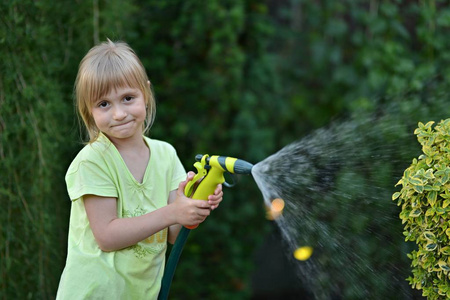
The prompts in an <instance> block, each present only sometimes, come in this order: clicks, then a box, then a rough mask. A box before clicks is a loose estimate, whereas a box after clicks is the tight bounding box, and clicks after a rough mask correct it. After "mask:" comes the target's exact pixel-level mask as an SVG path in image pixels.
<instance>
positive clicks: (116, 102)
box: [92, 87, 146, 142]
mask: <svg viewBox="0 0 450 300" xmlns="http://www.w3.org/2000/svg"><path fill="white" fill-rule="evenodd" d="M145 105H146V104H145V99H144V94H143V93H142V92H141V90H140V89H138V88H131V87H124V88H117V89H112V90H111V91H110V92H109V94H107V95H105V96H103V97H102V98H100V99H97V100H95V101H94V103H93V106H92V116H93V118H94V121H95V124H96V125H97V128H98V129H99V130H100V131H101V132H103V133H104V134H105V135H106V136H107V137H108V138H109V139H110V140H111V141H112V142H122V141H126V140H131V139H134V138H139V139H142V134H143V128H144V122H145V118H146V107H145Z"/></svg>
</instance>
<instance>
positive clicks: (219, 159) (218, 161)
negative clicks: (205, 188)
mask: <svg viewBox="0 0 450 300" xmlns="http://www.w3.org/2000/svg"><path fill="white" fill-rule="evenodd" d="M203 158H204V159H205V161H206V165H207V166H209V167H216V168H221V169H222V170H224V171H226V172H229V173H232V174H245V175H248V174H251V173H252V168H253V165H252V164H251V163H249V162H246V161H245V160H242V159H238V158H234V157H230V156H218V155H213V156H209V155H207V154H206V155H203V154H197V155H196V156H195V160H196V161H198V162H201V161H202V159H203Z"/></svg>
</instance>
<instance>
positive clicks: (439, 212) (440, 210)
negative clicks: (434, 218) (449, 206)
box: [436, 207, 445, 215]
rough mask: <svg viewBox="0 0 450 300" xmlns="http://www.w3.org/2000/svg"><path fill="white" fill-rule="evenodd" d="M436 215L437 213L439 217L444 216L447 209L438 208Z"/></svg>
mask: <svg viewBox="0 0 450 300" xmlns="http://www.w3.org/2000/svg"><path fill="white" fill-rule="evenodd" d="M436 213H437V214H438V215H442V214H444V213H445V208H442V207H436Z"/></svg>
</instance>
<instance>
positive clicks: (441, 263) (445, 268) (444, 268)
mask: <svg viewBox="0 0 450 300" xmlns="http://www.w3.org/2000/svg"><path fill="white" fill-rule="evenodd" d="M438 265H439V268H441V269H442V270H444V271H445V272H448V271H450V267H449V266H448V265H447V263H446V262H445V261H443V260H440V261H438Z"/></svg>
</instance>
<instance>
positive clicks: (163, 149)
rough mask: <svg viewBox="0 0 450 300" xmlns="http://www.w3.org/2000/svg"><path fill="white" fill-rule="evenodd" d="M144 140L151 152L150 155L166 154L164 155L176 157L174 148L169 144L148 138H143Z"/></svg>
mask: <svg viewBox="0 0 450 300" xmlns="http://www.w3.org/2000/svg"><path fill="white" fill-rule="evenodd" d="M144 139H145V141H146V143H147V145H148V146H149V148H150V151H152V153H155V152H157V153H166V154H170V155H174V154H175V155H176V150H175V147H174V146H172V145H171V144H170V143H168V142H165V141H162V140H157V139H152V138H149V137H146V136H144Z"/></svg>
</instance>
